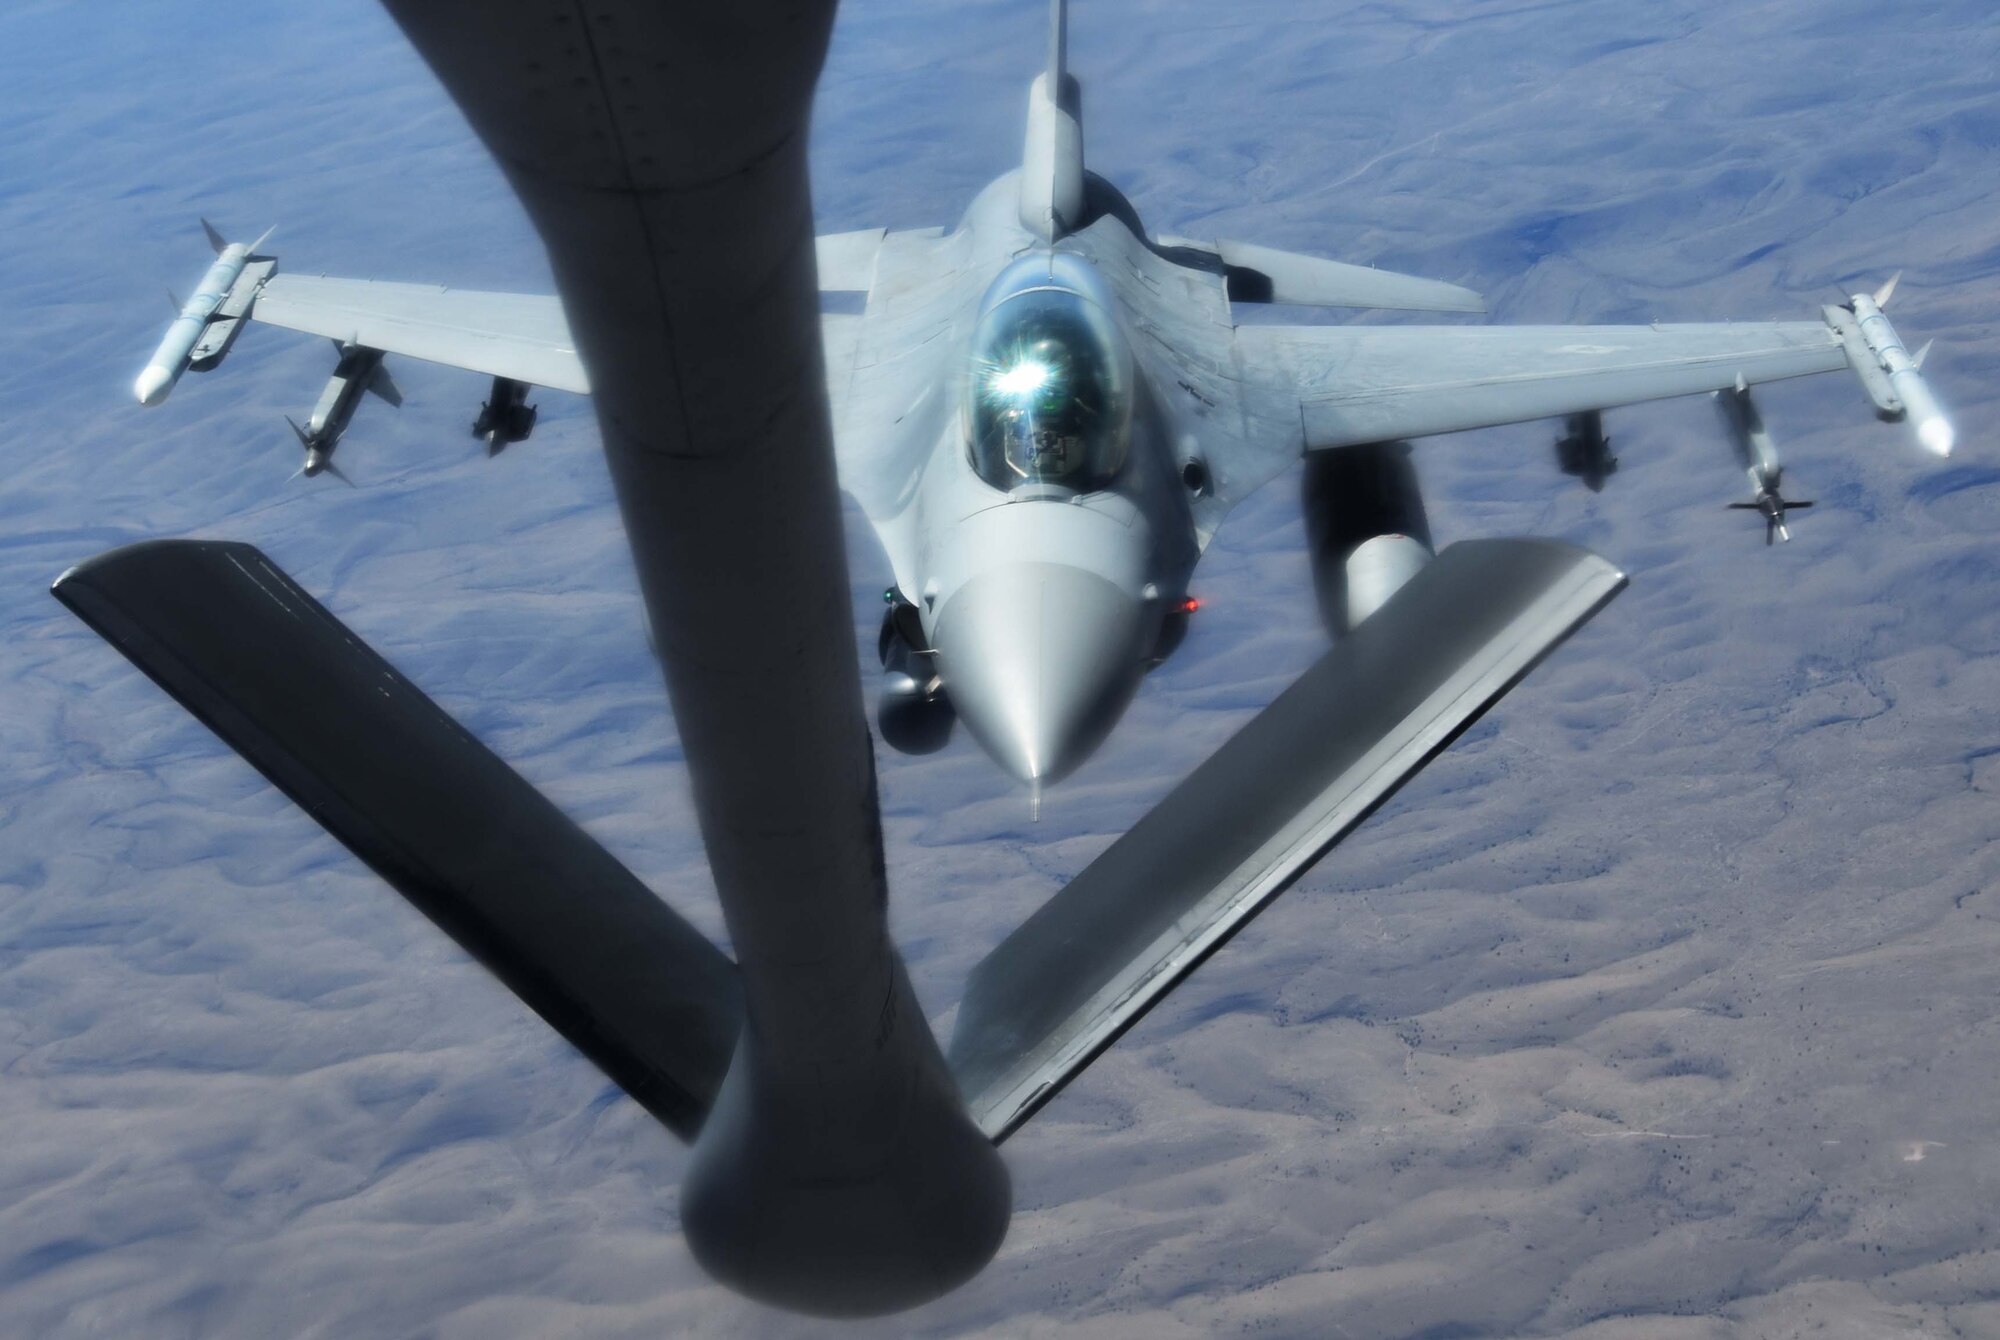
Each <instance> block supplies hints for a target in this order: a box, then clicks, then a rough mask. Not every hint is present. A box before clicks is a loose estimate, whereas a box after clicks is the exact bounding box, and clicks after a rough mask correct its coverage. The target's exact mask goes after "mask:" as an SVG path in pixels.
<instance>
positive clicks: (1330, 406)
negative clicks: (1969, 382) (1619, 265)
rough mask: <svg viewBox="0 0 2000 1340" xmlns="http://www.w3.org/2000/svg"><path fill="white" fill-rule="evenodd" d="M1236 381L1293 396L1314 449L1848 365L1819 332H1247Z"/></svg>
mask: <svg viewBox="0 0 2000 1340" xmlns="http://www.w3.org/2000/svg"><path fill="white" fill-rule="evenodd" d="M1236 349H1237V354H1238V357H1239V359H1240V363H1241V366H1242V367H1243V369H1244V374H1245V376H1246V377H1248V378H1252V379H1254V380H1258V381H1264V382H1266V383H1269V382H1273V381H1277V382H1282V383H1285V384H1287V385H1288V386H1289V387H1290V390H1291V393H1292V394H1293V395H1295V396H1296V397H1297V401H1298V408H1299V417H1300V420H1301V422H1302V425H1303V429H1304V435H1305V446H1306V448H1307V449H1308V450H1311V449H1314V448H1320V447H1342V446H1352V445H1355V444H1358V443H1362V442H1387V441H1395V440H1398V439H1402V438H1410V437H1429V436H1432V435H1434V434H1438V433H1455V432H1460V431H1462V430H1464V429H1467V428H1484V427H1488V426H1491V425H1493V424H1502V423H1521V422H1525V421H1527V420H1531V419H1547V418H1553V417H1555V416H1557V415H1561V414H1572V413H1579V412H1582V411H1587V410H1601V409H1609V408H1611V407H1613V406H1616V405H1629V404H1634V403H1637V402H1639V401H1644V400H1664V399H1668V398H1670V397H1673V396H1683V395H1694V394H1697V393H1699V392H1703V391H1720V390H1723V389H1725V388H1727V387H1732V386H1735V385H1737V383H1738V381H1739V379H1740V380H1741V381H1742V382H1743V383H1744V384H1746V385H1754V384H1755V383H1758V382H1769V381H1779V380H1782V379H1784V378H1787V377H1803V376H1807V375H1810V374H1812V373H1816V372H1832V371H1834V370H1836V369H1839V368H1844V367H1847V366H1848V357H1847V352H1846V349H1845V348H1844V346H1843V345H1842V343H1841V340H1840V337H1839V335H1837V334H1836V333H1835V332H1834V331H1833V330H1832V329H1831V328H1829V327H1828V326H1826V325H1825V324H1824V323H1822V322H1817V321H1810V322H1806V321H1801V322H1775V323H1746V324H1740V325H1681V326H1512V327H1509V326H1472V327H1461V326H1441V327H1428V326H1397V327H1383V326H1366V327H1363V326H1263V325H1255V326H1241V327H1238V328H1237V331H1236Z"/></svg>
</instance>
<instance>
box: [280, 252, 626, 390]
mask: <svg viewBox="0 0 2000 1340" xmlns="http://www.w3.org/2000/svg"><path fill="white" fill-rule="evenodd" d="M250 316H251V318H252V319H253V320H257V321H262V322H264V323H265V324H267V325H273V326H283V327H284V328H285V329H287V330H300V331H304V332H305V333H307V334H308V335H324V336H326V337H327V338H328V339H331V340H340V341H342V342H349V341H351V342H353V343H355V344H360V345H364V346H366V347H367V348H370V349H380V350H382V351H383V352H384V353H391V354H405V355H407V356H409V357H411V358H421V359H423V360H425V361H426V362H430V363H443V364H445V365H446V366H448V367H454V368H465V369H468V370H469V371H472V372H483V373H485V374H487V375H488V376H492V377H508V378H511V379H513V380H514V381H518V382H528V383H530V384H532V385H535V386H547V387H552V388H554V389H555V390H558V391H575V392H577V393H578V394H588V393H589V391H590V377H589V374H587V373H586V372H585V371H584V370H583V362H582V360H581V359H579V358H578V357H577V353H576V341H575V340H574V339H572V338H571V337H570V333H569V322H568V320H567V319H565V318H564V316H563V308H562V302H561V300H560V299H558V298H556V297H554V296H553V295H549V294H537V293H476V292H473V291H471V290H467V289H452V288H440V287H438V286H436V285H434V284H390V283H384V282H382V281H380V280H374V279H329V278H324V277H320V276H315V275H290V274H278V275H273V276H272V277H271V278H270V279H269V280H268V281H266V282H265V284H264V287H263V288H262V289H260V290H259V291H258V294H257V300H256V303H255V304H254V305H253V306H252V307H251V309H250Z"/></svg>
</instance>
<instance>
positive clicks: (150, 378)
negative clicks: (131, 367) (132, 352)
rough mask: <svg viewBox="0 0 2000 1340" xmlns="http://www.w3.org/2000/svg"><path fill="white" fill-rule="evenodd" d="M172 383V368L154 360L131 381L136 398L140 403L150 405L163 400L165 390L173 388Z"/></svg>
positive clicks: (165, 396)
mask: <svg viewBox="0 0 2000 1340" xmlns="http://www.w3.org/2000/svg"><path fill="white" fill-rule="evenodd" d="M173 385H174V370H173V369H172V368H171V367H165V366H162V365H161V364H160V362H159V361H158V360H155V361H153V362H151V363H148V364H147V365H146V367H145V369H144V370H143V371H142V372H140V374H139V376H138V379H137V380H136V381H134V382H133V383H132V394H133V395H134V396H135V397H137V398H138V401H139V403H140V404H142V405H146V406H149V407H150V406H153V405H157V404H159V403H160V402H161V401H162V400H165V399H166V398H167V392H168V391H170V390H172V389H173Z"/></svg>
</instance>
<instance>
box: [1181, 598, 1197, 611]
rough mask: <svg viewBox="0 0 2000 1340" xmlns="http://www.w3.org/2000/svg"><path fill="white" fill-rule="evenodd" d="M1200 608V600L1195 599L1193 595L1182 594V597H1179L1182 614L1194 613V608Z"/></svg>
mask: <svg viewBox="0 0 2000 1340" xmlns="http://www.w3.org/2000/svg"><path fill="white" fill-rule="evenodd" d="M1200 608H1201V602H1200V601H1199V600H1197V599H1195V598H1194V597H1193V596H1182V597H1181V613H1182V614H1193V613H1194V612H1195V611H1196V610H1198V609H1200Z"/></svg>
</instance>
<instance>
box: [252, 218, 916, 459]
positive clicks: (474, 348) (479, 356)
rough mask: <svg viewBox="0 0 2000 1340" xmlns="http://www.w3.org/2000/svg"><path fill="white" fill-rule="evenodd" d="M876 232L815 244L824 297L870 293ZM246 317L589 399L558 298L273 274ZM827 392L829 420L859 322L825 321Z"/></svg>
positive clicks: (833, 317)
mask: <svg viewBox="0 0 2000 1340" xmlns="http://www.w3.org/2000/svg"><path fill="white" fill-rule="evenodd" d="M881 239H882V232H881V230H879V229H877V230H874V231H872V232H862V233H835V234H832V235H830V236H827V237H822V238H820V239H819V243H820V247H819V251H820V256H821V258H822V266H821V271H822V284H821V287H822V289H823V290H831V289H854V288H859V289H862V290H864V291H865V290H866V289H867V287H868V284H869V282H870V278H871V276H872V275H873V273H874V268H875V251H876V248H877V246H879V244H880V242H881ZM249 315H250V317H251V318H252V319H253V320H256V321H261V322H263V323H265V324H266V325H271V326H282V327H283V328H285V329H286V330H297V331H303V332H305V333H306V334H308V335H324V336H326V337H327V338H328V339H330V340H338V341H340V342H342V343H348V342H352V343H355V344H360V345H363V346H366V347H367V348H370V349H380V350H382V351H383V352H384V353H390V354H402V355H404V356H406V357H409V358H420V359H423V360H424V361H425V362H429V363H442V364H443V365H445V366H446V367H454V368H464V369H466V370H467V371H469V372H481V373H485V374H486V375H487V376H490V377H508V378H511V379H513V380H514V381H518V382H526V383H528V384H530V385H533V386H547V387H550V388H552V389H554V390H557V391H573V392H575V393H576V394H578V395H588V394H590V374H589V373H588V372H586V371H585V370H584V367H583V361H582V360H581V359H580V358H579V357H578V356H577V351H576V341H575V340H574V339H572V338H571V336H570V331H569V320H568V318H567V317H566V316H565V315H564V314H563V307H562V301H561V299H559V298H557V297H555V296H554V295H553V294H546V293H481V292H476V291H474V290H471V289H454V288H443V287H440V286H438V285H436V284H394V283H387V282H384V281H382V280H377V279H336V278H328V277H324V276H319V275H290V274H278V275H273V276H272V277H271V278H270V279H269V280H267V281H265V283H264V284H263V286H262V287H261V288H260V289H259V290H258V291H257V296H256V299H255V302H254V304H253V305H252V306H251V308H250V312H249ZM821 326H822V334H823V337H824V341H825V348H826V361H827V391H828V394H829V396H830V397H831V399H832V401H833V406H832V408H833V414H834V418H835V421H836V422H838V421H839V419H840V417H841V410H842V405H841V398H842V392H843V391H844V390H845V389H846V386H847V383H848V377H847V372H848V369H849V367H850V365H851V364H852V362H853V359H854V354H855V339H856V334H857V330H858V327H859V318H858V317H855V316H853V315H849V314H828V315H826V316H824V317H822V318H821Z"/></svg>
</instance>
